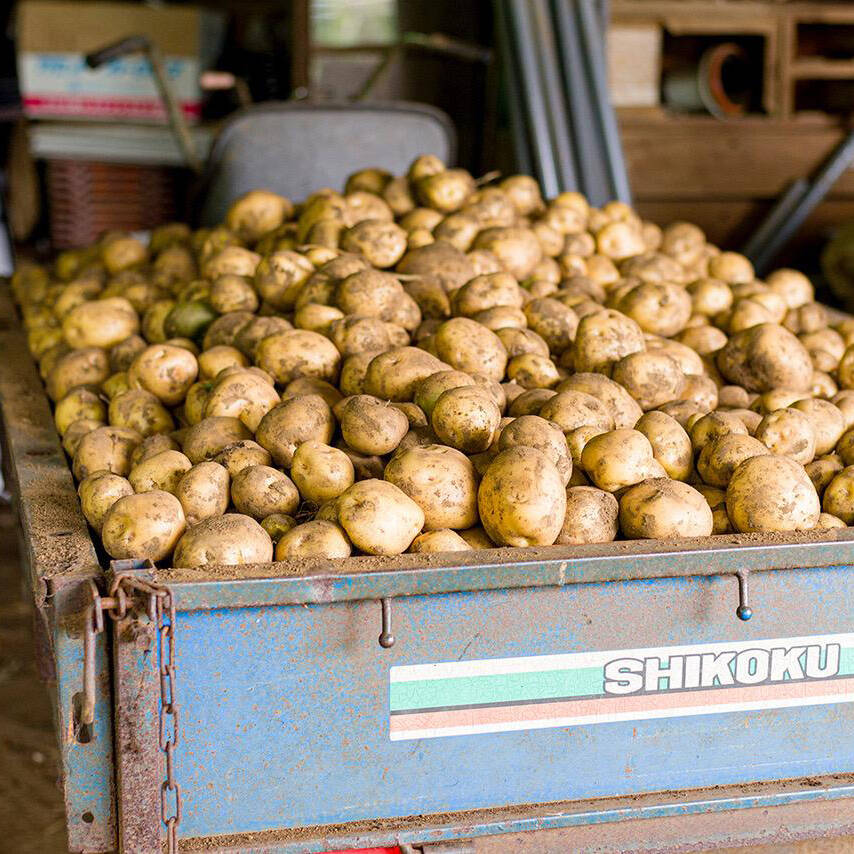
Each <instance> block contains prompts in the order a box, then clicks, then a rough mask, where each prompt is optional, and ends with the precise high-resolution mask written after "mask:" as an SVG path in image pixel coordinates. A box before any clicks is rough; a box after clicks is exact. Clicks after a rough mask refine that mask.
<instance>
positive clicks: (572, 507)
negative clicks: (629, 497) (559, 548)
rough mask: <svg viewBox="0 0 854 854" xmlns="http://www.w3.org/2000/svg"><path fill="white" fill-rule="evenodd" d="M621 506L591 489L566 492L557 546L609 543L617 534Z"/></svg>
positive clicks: (571, 488)
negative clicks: (564, 511)
mask: <svg viewBox="0 0 854 854" xmlns="http://www.w3.org/2000/svg"><path fill="white" fill-rule="evenodd" d="M618 514H619V504H618V503H617V499H616V498H614V496H613V495H611V493H610V492H605V491H604V490H602V489H596V488H595V487H592V486H572V487H570V488H568V489H567V490H566V514H565V516H564V520H563V527H562V528H561V530H560V533H559V534H558V537H557V540H556V543H557V544H558V545H582V544H584V543H610V542H611V541H612V540H613V539H614V538H615V537H616V536H617V531H618V526H617V517H618Z"/></svg>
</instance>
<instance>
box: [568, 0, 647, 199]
mask: <svg viewBox="0 0 854 854" xmlns="http://www.w3.org/2000/svg"><path fill="white" fill-rule="evenodd" d="M573 5H574V6H575V9H576V14H577V16H578V29H579V34H580V37H581V42H582V46H583V51H582V57H583V58H584V61H585V63H586V64H587V79H588V83H589V86H590V91H591V96H592V102H593V109H594V112H595V114H596V120H597V124H598V128H599V133H600V135H601V138H602V142H603V150H604V152H605V158H604V160H605V168H606V169H607V172H608V178H609V182H610V189H611V193H612V197H613V198H616V199H619V200H620V201H622V202H626V204H631V201H632V198H631V192H630V190H629V179H628V175H627V174H626V164H625V161H624V159H623V147H622V145H621V143H620V132H619V129H618V128H617V117H616V115H615V113H614V108H613V107H612V106H611V98H610V94H609V92H608V73H607V68H606V63H605V40H604V34H603V33H602V29H601V26H600V24H599V22H598V21H597V15H596V9H595V7H594V0H575V1H574V4H573Z"/></svg>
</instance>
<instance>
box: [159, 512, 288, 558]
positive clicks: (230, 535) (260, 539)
mask: <svg viewBox="0 0 854 854" xmlns="http://www.w3.org/2000/svg"><path fill="white" fill-rule="evenodd" d="M272 559H273V543H272V541H271V540H270V536H269V535H268V534H267V532H266V531H265V530H264V529H263V528H262V527H261V526H260V525H259V524H258V523H257V522H256V521H255V520H254V519H250V518H249V517H248V516H243V515H241V514H239V513H226V514H225V515H224V516H215V517H211V518H209V519H203V520H202V521H201V522H199V523H197V524H196V525H194V526H193V527H191V528H190V529H189V530H188V531H187V532H186V533H185V534H184V535H183V536H182V537H181V539H180V540H179V541H178V544H177V546H176V547H175V556H174V558H173V560H172V564H173V566H175V567H178V568H185V569H195V568H197V567H198V568H201V567H205V566H235V565H238V564H244V563H269V562H270V561H271V560H272Z"/></svg>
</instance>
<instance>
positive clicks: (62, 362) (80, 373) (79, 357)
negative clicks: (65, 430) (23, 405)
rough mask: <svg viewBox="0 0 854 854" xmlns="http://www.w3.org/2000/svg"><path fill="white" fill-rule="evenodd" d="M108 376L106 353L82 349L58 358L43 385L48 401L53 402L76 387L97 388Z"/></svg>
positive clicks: (100, 350)
mask: <svg viewBox="0 0 854 854" xmlns="http://www.w3.org/2000/svg"><path fill="white" fill-rule="evenodd" d="M109 376H110V366H109V361H108V359H107V353H106V351H104V350H102V349H100V348H98V347H84V348H83V349H82V350H72V351H71V352H70V353H64V354H63V355H61V356H59V358H58V359H57V360H56V362H55V363H54V365H53V367H52V368H51V370H50V372H49V374H48V376H47V381H46V383H45V385H46V387H47V393H48V395H49V397H50V399H51V400H53V401H54V402H55V401H57V400H61V399H62V398H63V397H65V395H67V394H68V392H70V391H71V389H73V388H76V387H77V386H99V385H101V383H102V382H104V380H106V379H107V378H108V377H109Z"/></svg>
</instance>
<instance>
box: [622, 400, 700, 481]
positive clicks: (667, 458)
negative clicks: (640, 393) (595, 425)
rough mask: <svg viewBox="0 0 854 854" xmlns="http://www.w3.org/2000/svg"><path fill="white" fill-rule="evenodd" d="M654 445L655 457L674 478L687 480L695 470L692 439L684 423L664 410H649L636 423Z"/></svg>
mask: <svg viewBox="0 0 854 854" xmlns="http://www.w3.org/2000/svg"><path fill="white" fill-rule="evenodd" d="M634 429H635V430H637V431H638V432H639V433H643V435H644V436H646V438H647V439H649V443H650V445H652V455H653V457H654V458H655V459H656V460H657V461H658V462H659V463H661V466H662V467H663V468H664V470H665V471H666V472H667V476H668V477H670V478H673V480H687V479H688V478H689V477H690V476H691V472H692V471H693V470H694V465H693V462H694V457H693V448H692V446H691V439H690V437H689V436H688V433H687V432H686V431H685V430H684V428H683V427H682V425H681V424H680V423H679V422H678V421H677V420H676V419H675V418H672V417H671V416H670V415H667V414H666V413H664V412H656V411H652V412H647V413H645V414H644V415H643V417H642V418H639V419H638V422H637V424H635V428H634Z"/></svg>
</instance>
